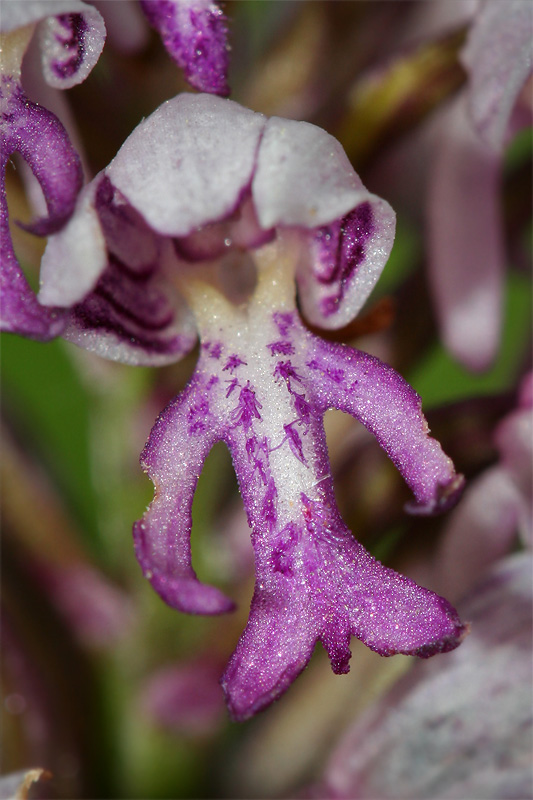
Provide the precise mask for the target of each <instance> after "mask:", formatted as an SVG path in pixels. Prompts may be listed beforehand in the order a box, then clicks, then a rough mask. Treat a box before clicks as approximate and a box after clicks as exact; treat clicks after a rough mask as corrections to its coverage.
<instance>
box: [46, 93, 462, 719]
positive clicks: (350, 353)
mask: <svg viewBox="0 0 533 800" xmlns="http://www.w3.org/2000/svg"><path fill="white" fill-rule="evenodd" d="M393 235H394V214H393V212H392V210H391V208H390V207H389V206H388V204H387V203H386V202H384V201H383V200H381V199H380V198H378V197H376V196H375V195H372V194H370V193H369V192H368V191H367V190H366V189H365V188H364V186H363V185H362V183H361V181H360V179H359V178H358V176H357V175H356V174H355V172H354V171H353V168H352V167H351V165H350V163H349V161H348V159H347V157H346V155H345V153H344V151H343V150H342V148H341V147H340V145H339V144H338V142H336V141H335V140H334V139H333V138H332V137H331V136H329V135H328V134H327V133H325V132H324V131H322V130H321V129H319V128H317V127H315V126H314V125H310V124H308V123H305V122H295V121H291V120H283V119H279V118H276V117H273V118H271V119H267V118H265V117H264V116H263V115H262V114H257V113H254V112H252V111H250V110H248V109H245V108H242V107H241V106H239V105H237V104H236V103H234V102H232V101H229V100H221V99H220V98H215V97H212V96H209V95H189V94H184V95H180V96H178V97H176V98H174V99H173V100H169V101H167V102H166V103H164V104H163V105H162V106H161V107H160V108H159V109H158V110H157V111H155V112H154V113H153V114H152V115H151V116H150V117H149V118H147V119H146V120H145V121H143V122H142V123H141V124H140V125H139V127H138V128H137V129H136V130H135V131H134V132H133V133H132V134H131V136H130V137H129V138H128V139H127V141H126V142H125V144H124V145H123V146H122V148H121V149H120V151H119V153H118V154H117V156H116V157H115V159H114V160H113V161H112V162H111V164H110V165H109V166H108V167H107V169H106V170H105V171H104V172H103V173H101V174H100V175H98V176H97V177H96V178H95V179H94V180H93V181H92V183H90V184H89V185H88V186H87V187H85V189H84V190H83V191H82V192H81V193H80V196H79V199H78V205H77V209H76V212H75V213H74V215H73V217H72V218H71V220H70V221H69V223H68V224H67V226H66V227H65V228H64V229H63V230H62V231H61V232H60V233H59V234H57V235H55V236H52V237H50V240H49V242H48V246H47V249H46V252H45V254H44V257H43V262H42V274H41V280H42V285H41V291H40V294H39V300H40V302H41V303H42V304H43V305H46V306H48V307H53V308H59V307H62V308H63V309H64V310H65V313H67V314H68V323H67V325H66V326H65V328H64V330H63V336H64V338H65V339H67V340H69V341H72V342H75V343H76V344H78V345H80V346H82V347H86V348H87V349H89V350H93V351H95V352H97V353H99V354H100V355H103V356H105V357H108V358H114V359H118V360H122V361H124V362H126V363H130V364H165V363H169V362H172V361H175V360H177V359H178V358H180V357H181V356H183V355H184V354H185V353H186V352H188V351H189V350H190V349H191V348H192V346H193V344H194V342H195V339H196V334H198V336H199V338H200V357H199V360H198V364H197V366H196V369H195V372H194V375H193V377H192V378H191V380H190V382H189V384H188V386H187V387H186V389H185V390H184V391H183V392H182V394H181V395H180V396H179V397H177V398H176V399H175V400H174V401H173V402H172V403H170V405H169V406H168V407H167V408H166V409H165V411H163V413H162V414H161V415H160V417H159V419H158V420H157V422H156V424H155V426H154V428H153V430H152V433H151V435H150V439H149V441H148V443H147V445H146V448H145V450H144V453H143V455H142V464H143V466H144V468H145V470H146V471H147V472H148V474H149V475H150V477H151V479H152V480H153V482H154V484H155V486H156V493H155V497H154V500H153V502H152V504H151V506H150V507H149V509H148V510H147V512H146V514H145V516H144V517H143V519H142V520H140V521H139V522H137V523H136V525H135V527H134V537H135V547H136V553H137V557H138V559H139V561H140V564H141V566H142V569H143V571H144V574H145V575H146V577H147V578H148V579H149V580H150V582H151V584H152V586H153V587H154V588H155V589H156V591H158V592H159V594H160V595H161V597H162V598H163V599H164V600H165V601H166V602H167V603H168V604H169V605H171V606H173V607H174V608H177V609H179V610H181V611H185V612H189V613H197V614H218V613H222V612H225V611H229V610H231V608H232V607H233V604H232V602H231V600H229V599H228V598H227V597H225V596H224V595H223V594H222V592H221V591H220V590H219V589H217V588H215V587H213V586H207V585H204V584H203V583H201V582H200V581H199V580H198V578H197V576H196V574H195V572H194V570H193V567H192V564H191V549H190V529H191V506H192V500H193V494H194V491H195V487H196V483H197V480H198V475H199V473H200V470H201V467H202V463H203V461H204V459H205V457H206V456H207V454H208V452H209V450H210V448H211V446H212V445H213V444H214V443H215V442H216V441H218V440H222V441H224V442H225V443H226V444H227V445H228V447H229V449H230V451H231V454H232V457H233V462H234V466H235V470H236V473H237V477H238V481H239V486H240V491H241V494H242V497H243V500H244V504H245V507H246V510H247V515H248V521H249V524H250V527H251V529H252V543H253V547H254V552H255V566H256V576H257V577H256V584H255V591H254V596H253V600H252V607H251V612H250V618H249V621H248V624H247V626H246V629H245V631H244V633H243V635H242V637H241V639H240V641H239V643H238V645H237V648H236V650H235V652H234V654H233V656H232V658H231V660H230V663H229V665H228V667H227V669H226V671H225V673H224V676H223V678H222V684H223V687H224V690H225V692H226V697H227V701H228V704H229V708H230V711H231V713H232V714H233V716H234V717H235V718H236V719H244V718H246V717H248V716H250V715H252V714H253V713H255V712H256V711H258V710H260V709H261V708H263V707H265V706H266V705H268V704H269V703H270V702H271V701H272V700H274V699H275V698H276V697H278V696H279V695H280V694H281V693H282V692H283V691H284V690H285V689H286V688H287V687H288V686H289V685H290V683H291V682H292V681H293V680H294V678H295V677H296V676H297V675H298V674H299V673H300V672H301V670H302V669H303V668H304V667H305V666H306V664H307V662H308V661H309V659H310V657H311V654H312V652H313V648H314V646H315V644H316V642H317V640H320V641H321V642H322V643H323V644H324V646H325V648H326V650H327V652H328V654H329V656H330V659H331V663H332V667H333V669H334V671H335V672H339V673H342V672H346V671H347V670H348V662H349V658H350V650H349V641H350V637H351V635H352V634H354V635H356V636H357V637H359V638H360V639H362V640H363V641H364V642H365V644H367V645H368V646H369V647H370V648H372V649H373V650H375V651H377V652H378V653H380V654H381V655H386V656H388V655H392V654H394V653H406V654H415V655H419V656H421V657H427V656H430V655H433V654H434V653H438V652H444V651H447V650H451V649H453V648H454V647H456V646H457V645H458V644H459V642H460V640H461V639H462V637H463V636H464V634H465V630H466V629H465V626H464V625H463V624H462V623H461V622H460V620H459V618H458V616H457V614H456V612H455V610H454V609H453V608H452V607H451V606H450V605H449V604H448V603H447V601H445V600H444V599H442V598H440V597H438V596H437V595H435V594H434V593H433V592H431V591H428V590H426V589H422V588H420V587H419V586H417V585H416V584H415V583H413V582H412V581H410V580H408V579H407V578H405V577H402V576H401V575H398V574H397V573H395V572H394V571H393V570H391V569H389V568H386V567H384V566H382V565H381V564H380V563H379V562H378V561H376V560H375V559H374V558H373V557H372V556H371V555H370V554H369V553H367V552H366V551H365V550H364V548H363V547H362V546H361V545H360V544H358V543H357V542H356V540H355V539H354V538H353V536H352V534H351V532H350V531H349V530H348V529H347V528H346V526H345V525H344V523H343V521H342V519H341V517H340V514H339V511H338V510H337V507H336V503H335V497H334V489H333V483H332V478H331V474H330V466H329V462H328V455H327V447H326V441H325V434H324V425H323V416H324V414H325V412H326V410H327V409H328V408H338V409H341V410H343V411H346V412H347V413H349V414H351V415H353V416H354V417H355V418H356V419H358V420H359V421H361V422H362V423H363V424H364V425H365V426H366V427H367V428H368V429H369V430H370V431H371V432H372V433H373V434H374V435H375V436H376V438H377V440H378V442H379V443H380V445H381V446H382V447H383V448H384V449H385V451H386V452H387V454H388V455H389V457H390V458H391V459H392V461H393V462H394V463H395V464H396V466H397V467H398V469H399V470H400V472H401V473H402V475H403V476H404V478H405V480H406V482H407V484H408V485H409V486H410V488H411V489H412V491H413V494H414V496H415V501H416V502H415V503H414V504H413V506H412V507H411V509H410V510H411V511H413V512H414V513H422V514H428V513H433V512H436V511H439V510H443V509H444V508H446V507H448V506H449V505H451V503H453V501H454V500H455V498H456V497H457V496H458V493H459V492H460V489H461V484H462V477H461V476H457V475H456V474H455V472H454V469H453V465H452V463H451V461H450V459H449V458H448V457H447V456H445V454H444V453H443V452H442V450H441V448H440V445H439V444H438V443H437V442H436V441H435V440H434V439H432V438H430V437H429V435H428V427H427V423H426V422H425V419H424V417H423V415H422V412H421V407H420V406H421V404H420V399H419V398H418V396H417V395H416V394H415V393H414V391H413V390H412V389H411V388H410V387H409V386H408V385H407V384H406V383H405V381H404V380H403V379H402V378H401V377H400V376H399V375H398V374H397V373H395V372H394V371H393V370H392V369H391V368H390V367H388V366H387V365H385V364H383V363H381V362H380V361H378V360H377V359H376V358H373V357H371V356H369V355H366V354H364V353H361V352H359V351H357V350H353V349H351V348H349V347H345V346H342V345H336V344H331V343H328V342H326V341H323V340H322V339H320V338H318V337H316V336H314V335H313V334H311V333H310V332H309V330H308V329H307V328H306V327H305V326H304V324H303V322H302V320H301V318H300V315H299V313H298V310H297V307H296V297H295V295H296V286H295V282H296V284H297V285H298V289H299V297H300V302H301V306H302V308H303V310H304V312H305V314H306V316H307V317H308V319H310V320H311V321H312V322H313V323H314V324H315V325H319V326H321V327H325V328H335V327H339V326H341V325H344V324H345V323H346V322H347V321H349V320H350V319H352V318H353V316H354V315H355V314H356V313H357V311H358V310H359V309H360V307H361V306H362V305H363V303H364V301H365V299H366V298H367V296H368V295H369V293H370V291H371V289H372V287H373V285H374V283H375V281H376V280H377V278H378V276H379V274H380V272H381V269H382V268H383V266H384V264H385V262H386V260H387V258H388V254H389V252H390V248H391V246H392V241H393Z"/></svg>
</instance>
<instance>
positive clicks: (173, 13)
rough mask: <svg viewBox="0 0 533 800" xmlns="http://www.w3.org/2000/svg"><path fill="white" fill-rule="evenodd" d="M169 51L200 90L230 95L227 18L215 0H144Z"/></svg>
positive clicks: (188, 79)
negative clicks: (213, 0)
mask: <svg viewBox="0 0 533 800" xmlns="http://www.w3.org/2000/svg"><path fill="white" fill-rule="evenodd" d="M141 7H142V9H143V11H144V13H145V14H146V18H147V19H148V21H149V22H150V24H151V25H153V27H154V28H156V30H157V31H158V33H159V34H160V36H161V38H162V40H163V44H164V45H165V47H166V49H167V51H168V53H169V54H170V56H171V57H172V58H173V59H174V61H175V62H176V63H177V64H178V66H179V67H181V69H183V71H184V72H185V77H186V79H187V81H188V82H189V83H190V84H191V86H193V87H194V88H195V89H198V90H199V91H200V92H209V93H210V94H218V95H221V96H222V97H226V96H227V95H229V93H230V90H229V86H228V81H227V77H228V67H229V46H228V43H227V36H228V29H227V24H226V18H225V16H224V14H223V13H222V11H221V9H220V8H219V7H218V5H217V4H216V3H214V2H212V0H141Z"/></svg>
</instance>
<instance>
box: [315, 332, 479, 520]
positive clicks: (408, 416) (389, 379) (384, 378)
mask: <svg viewBox="0 0 533 800" xmlns="http://www.w3.org/2000/svg"><path fill="white" fill-rule="evenodd" d="M313 338H314V347H313V350H312V351H311V352H312V357H311V358H310V360H309V361H308V366H309V367H310V368H311V370H312V372H313V385H314V390H315V392H316V395H317V398H319V400H320V403H321V404H322V406H323V408H324V409H326V408H339V409H340V410H341V411H346V412H347V413H348V414H351V415H352V416H354V417H355V418H356V419H358V420H359V421H360V422H362V423H363V425H364V426H365V427H366V428H368V430H369V431H371V433H373V435H374V436H375V437H376V439H377V440H378V442H379V444H380V445H381V447H383V449H384V450H385V452H386V453H387V455H388V456H389V458H390V459H391V461H392V462H393V463H394V464H395V465H396V467H397V468H398V470H399V471H400V472H401V474H402V476H403V477H404V479H405V481H406V483H407V484H408V486H409V487H410V488H411V490H412V492H413V493H414V495H415V498H416V504H410V505H409V506H408V508H407V510H408V511H410V512H411V513H415V514H433V513H438V512H440V511H444V510H446V509H447V508H450V507H451V506H452V505H454V504H455V502H456V501H457V499H458V498H459V496H460V494H461V491H462V488H463V483H464V479H463V476H462V475H457V474H456V472H455V470H454V467H453V464H452V462H451V459H450V458H448V456H446V454H445V453H444V452H443V451H442V448H441V446H440V444H439V443H438V442H437V441H436V439H433V438H432V437H431V436H429V428H428V424H427V422H426V420H425V418H424V415H423V414H422V402H421V399H420V397H419V396H418V395H417V394H416V392H415V391H414V390H413V389H412V388H411V387H410V386H409V384H408V383H407V382H406V381H405V380H404V379H403V378H402V377H401V376H400V375H399V374H398V373H397V372H395V371H394V370H393V369H392V368H391V367H389V366H388V365H387V364H384V363H383V362H381V361H379V360H378V359H377V358H374V357H372V356H369V355H367V354H366V353H362V352H361V351H359V350H354V349H352V348H350V347H345V346H343V345H336V344H332V343H329V342H325V341H323V340H321V339H318V338H315V337H313Z"/></svg>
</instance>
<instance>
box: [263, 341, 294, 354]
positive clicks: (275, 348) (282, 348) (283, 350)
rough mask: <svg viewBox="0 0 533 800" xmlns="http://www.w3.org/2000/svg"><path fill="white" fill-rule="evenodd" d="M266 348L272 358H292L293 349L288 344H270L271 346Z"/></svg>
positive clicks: (268, 345)
mask: <svg viewBox="0 0 533 800" xmlns="http://www.w3.org/2000/svg"><path fill="white" fill-rule="evenodd" d="M267 347H268V349H269V350H270V352H271V354H272V355H273V356H277V355H280V356H292V355H293V354H294V347H293V346H292V344H291V343H290V342H272V344H267Z"/></svg>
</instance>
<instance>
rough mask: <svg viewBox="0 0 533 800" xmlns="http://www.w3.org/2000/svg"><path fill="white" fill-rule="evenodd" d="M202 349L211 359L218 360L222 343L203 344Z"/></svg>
mask: <svg viewBox="0 0 533 800" xmlns="http://www.w3.org/2000/svg"><path fill="white" fill-rule="evenodd" d="M202 347H203V348H204V350H205V351H206V353H207V354H208V355H210V356H211V358H216V359H219V358H220V356H221V355H222V349H223V348H222V342H204V343H203V344H202Z"/></svg>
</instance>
